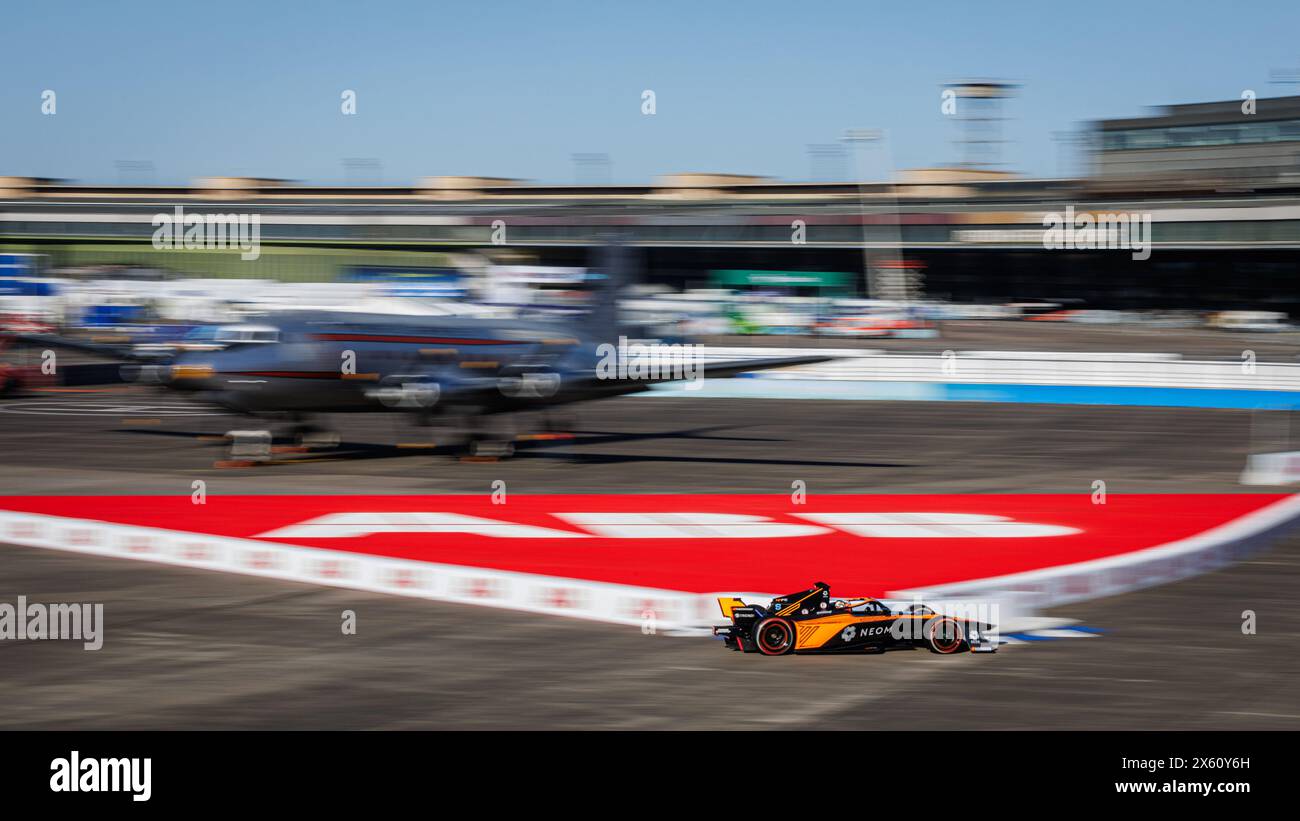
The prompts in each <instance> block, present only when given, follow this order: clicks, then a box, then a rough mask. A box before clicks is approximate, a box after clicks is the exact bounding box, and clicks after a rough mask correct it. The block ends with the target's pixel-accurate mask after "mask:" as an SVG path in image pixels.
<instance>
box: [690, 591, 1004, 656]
mask: <svg viewBox="0 0 1300 821" xmlns="http://www.w3.org/2000/svg"><path fill="white" fill-rule="evenodd" d="M718 604H719V605H720V606H721V607H722V614H723V615H724V616H726V617H727V618H729V619H731V624H730V625H728V626H726V627H714V628H713V635H714V636H717V637H718V638H721V639H722V641H723V642H724V643H725V644H726V646H727V647H729V648H730V649H732V650H741V651H744V652H746V653H762V654H764V655H768V656H781V655H785V654H786V653H882V652H884V651H886V650H892V649H901V648H911V647H928V648H929V649H930V650H931V651H932V652H935V653H942V654H944V655H950V654H952V653H958V652H963V651H970V652H984V653H991V652H994V651H996V650H997V646H996V644H995V643H994V642H993V641H991V640H990V637H989V635H988V633H989V631H991V630H992V629H993V625H991V624H985V623H982V622H978V621H973V620H970V619H962V618H956V617H953V616H946V615H943V614H940V613H936V612H935V611H934V610H932V609H930V608H929V607H927V606H925V605H912V606H910V607H908V608H906V609H905V610H901V611H895V610H891V609H890V608H889V607H888V606H886V605H885V603H884V602H881V601H879V600H878V599H870V598H862V599H832V598H831V589H830V585H828V584H826V583H825V582H817V583H816V584H815V585H813V586H812V587H811V588H810V589H808V590H803V591H800V592H798V593H791V594H790V595H788V596H779V597H777V598H775V599H773V600H772V603H771V604H769V605H767V606H760V605H756V604H745V603H744V602H743V601H741V600H740V599H736V598H721V599H718Z"/></svg>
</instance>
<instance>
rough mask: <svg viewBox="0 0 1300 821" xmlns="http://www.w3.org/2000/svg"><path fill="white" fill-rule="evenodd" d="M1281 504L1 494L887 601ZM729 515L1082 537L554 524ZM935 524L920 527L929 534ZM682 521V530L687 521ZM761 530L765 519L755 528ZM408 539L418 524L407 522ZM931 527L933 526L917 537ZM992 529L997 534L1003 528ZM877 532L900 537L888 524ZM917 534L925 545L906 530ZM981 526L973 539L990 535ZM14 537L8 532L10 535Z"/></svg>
mask: <svg viewBox="0 0 1300 821" xmlns="http://www.w3.org/2000/svg"><path fill="white" fill-rule="evenodd" d="M1283 498H1285V496H1282V495H1276V494H1221V495H1211V494H1197V495H1173V494H1143V495H1111V496H1109V497H1108V498H1107V500H1106V504H1104V505H1098V504H1093V503H1092V497H1091V496H1090V495H1089V494H1087V493H1078V494H1070V495H1009V496H995V495H915V496H913V495H906V496H904V495H886V496H868V495H826V496H812V497H809V499H808V501H807V504H805V505H794V504H792V502H791V499H790V497H788V496H784V495H781V496H759V495H674V496H629V495H544V496H517V495H512V496H510V497H509V499H508V503H507V504H504V505H494V504H493V503H492V500H491V498H490V497H488V496H463V495H453V496H211V497H209V498H208V500H207V504H205V505H195V504H193V503H192V502H191V499H190V497H189V496H166V497H139V496H94V497H67V496H63V497H49V496H47V497H22V496H7V497H0V509H7V510H13V511H22V512H29V513H41V514H47V515H53V516H64V517H74V518H81V519H93V520H98V521H105V522H115V523H121V524H130V525H139V526H147V527H157V528H164V529H167V530H176V531H186V532H196V533H206V534H212V535H219V536H231V537H239V538H257V537H259V534H263V533H266V532H268V531H272V530H275V529H277V528H283V527H286V526H290V525H295V524H298V523H301V522H305V521H309V520H312V519H315V518H317V517H320V516H326V515H329V514H338V513H368V514H379V513H395V514H400V513H411V512H419V513H438V512H443V513H455V514H460V515H462V516H474V517H481V518H482V519H489V520H492V521H493V522H508V523H517V524H524V525H531V526H535V527H541V528H547V529H549V530H551V531H561V532H564V533H571V534H577V536H576V537H570V538H564V537H560V536H558V534H557V536H556V537H543V538H536V537H529V538H507V537H503V536H501V535H483V534H481V533H454V532H453V533H448V532H438V533H430V532H390V533H374V534H371V535H356V536H348V537H343V538H313V537H307V536H292V537H289V536H284V537H273V538H267V539H265V540H267V541H274V542H279V543H284V544H292V545H299V546H305V547H319V548H327V549H330V550H342V551H347V552H353V553H358V554H370V555H378V556H390V557H398V558H404V559H413V560H419V561H428V562H438V563H444V564H453V565H462V566H468V567H481V568H491V569H497V570H506V571H514V572H520V573H533V574H541V575H547V576H560V577H567V578H574V579H583V580H589V581H599V582H611V583H616V584H624V585H636V586H644V587H654V588H661V589H668V590H682V591H688V592H711V591H718V590H754V591H782V590H795V589H800V588H803V587H806V586H807V585H808V584H810V583H811V582H812V581H814V580H823V581H826V582H829V583H830V584H831V586H832V589H837V590H851V591H853V593H854V594H855V595H882V594H884V593H886V592H887V591H896V590H907V589H913V588H919V587H930V586H936V585H943V584H949V583H954V582H961V581H967V580H972V579H981V578H988V577H991V576H1001V575H1005V574H1009V573H1018V572H1023V571H1029V570H1038V569H1043V568H1049V567H1055V566H1059V565H1063V564H1072V563H1075V562H1082V561H1088V560H1091V559H1099V558H1104V557H1108V556H1116V555H1119V554H1124V553H1129V552H1133V551H1138V550H1143V549H1146V548H1150V547H1156V546H1159V545H1163V544H1168V543H1169V542H1173V541H1176V540H1179V539H1183V538H1187V537H1189V536H1193V535H1196V534H1198V533H1202V532H1204V531H1206V530H1209V529H1211V528H1213V527H1216V526H1219V525H1222V524H1226V523H1227V522H1229V521H1231V520H1234V519H1237V518H1239V517H1241V516H1243V515H1245V514H1248V513H1251V512H1252V511H1256V510H1259V509H1260V508H1263V507H1265V506H1267V505H1269V504H1271V503H1273V502H1276V501H1278V500H1280V499H1283ZM596 512H627V513H656V514H663V513H682V514H690V513H695V514H700V513H724V514H747V515H751V516H756V517H765V519H766V520H770V521H772V522H776V523H781V524H786V525H804V526H810V525H814V524H815V523H814V522H811V521H809V520H807V519H804V518H801V516H805V515H811V516H816V515H818V514H823V513H837V512H838V513H846V512H851V513H890V514H896V513H905V514H935V513H947V514H980V515H987V516H998V517H1005V519H1006V520H1014V521H1015V522H1019V523H1033V524H1036V525H1048V526H1055V527H1057V528H1072V529H1074V530H1077V531H1078V532H1072V533H1068V534H1066V535H1040V536H1024V537H1014V538H1013V537H1006V536H1001V537H990V536H982V535H981V536H967V535H963V534H964V533H969V532H972V529H971V528H969V527H965V526H962V525H951V524H949V525H942V526H940V527H939V529H938V530H937V531H934V532H942V533H943V535H921V536H916V535H912V536H900V535H861V534H854V533H849V532H845V531H844V530H843V529H839V528H835V527H834V526H827V525H824V524H819V525H816V526H819V527H823V528H826V532H822V533H817V534H814V535H798V536H774V537H766V538H752V537H751V538H741V537H737V535H736V534H738V533H740V532H743V531H744V529H745V527H747V526H746V525H738V526H736V525H733V526H729V527H730V529H728V527H727V526H724V527H721V528H713V529H707V528H706V529H700V528H687V529H685V530H683V531H682V533H683V536H682V537H679V538H662V537H660V538H627V537H622V538H609V537H603V536H594V535H584V534H587V533H588V531H587V530H584V529H583V528H582V527H579V526H577V525H575V524H572V523H570V522H566V521H565V520H564V519H562V518H559V517H557V516H556V515H553V514H561V513H596ZM925 520H926V517H924V516H916V517H911V518H910V521H915V522H920V523H924V522H925ZM681 521H684V520H681ZM760 521H761V520H760ZM401 526H402V527H406V526H407V525H401ZM921 526H922V527H923V528H924V527H930V525H925V524H922V525H921ZM996 529H997V527H996V526H995V527H994V530H996ZM876 530H877V531H878V532H882V533H890V534H895V533H897V532H899V531H897V530H891V529H890V528H889V527H884V528H876ZM908 530H909V531H910V532H912V533H917V532H920V533H926V531H925V530H921V531H917V530H916V529H915V528H908ZM979 530H980V529H979V528H978V527H976V528H975V531H979ZM4 535H5V534H3V533H0V539H3V537H4Z"/></svg>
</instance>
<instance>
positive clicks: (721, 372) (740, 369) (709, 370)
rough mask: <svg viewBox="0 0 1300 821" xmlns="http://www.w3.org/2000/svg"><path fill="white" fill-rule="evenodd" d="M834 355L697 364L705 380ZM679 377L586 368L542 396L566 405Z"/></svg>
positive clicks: (545, 401) (809, 362) (814, 361)
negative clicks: (609, 374) (616, 374)
mask: <svg viewBox="0 0 1300 821" xmlns="http://www.w3.org/2000/svg"><path fill="white" fill-rule="evenodd" d="M832 358H833V357H829V356H787V357H772V358H767V359H744V360H729V361H725V362H709V363H701V364H699V365H698V366H697V368H698V371H699V372H701V373H703V375H704V378H705V379H709V378H713V379H725V378H727V377H732V376H735V375H736V374H740V373H749V372H751V371H766V370H773V369H776V368H791V367H794V366H796V365H815V364H817V363H819V362H829V361H830V360H831V359H832ZM678 381H681V379H680V378H679V377H673V376H665V377H662V378H648V379H647V378H637V379H631V378H628V379H611V378H602V376H600V375H598V374H597V373H596V372H595V371H585V372H579V373H574V374H562V375H561V376H560V379H559V381H558V384H557V385H556V390H555V392H554V394H553V395H552V396H550V397H549V398H542V397H538V398H539V399H541V400H542V401H541V404H567V403H570V402H585V401H588V400H591V399H603V398H608V397H612V396H624V395H627V394H632V393H640V392H642V391H646V390H649V389H650V386H651V385H656V384H661V383H664V382H678Z"/></svg>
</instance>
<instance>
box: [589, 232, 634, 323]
mask: <svg viewBox="0 0 1300 821" xmlns="http://www.w3.org/2000/svg"><path fill="white" fill-rule="evenodd" d="M592 262H593V264H592V265H590V266H589V274H590V276H592V277H594V278H596V287H595V289H594V292H593V293H592V297H591V310H590V311H588V313H587V316H586V318H585V320H584V322H583V325H584V327H585V329H586V330H587V332H588V333H589V334H590V335H591V336H593V337H595V338H597V339H599V340H601V341H604V342H610V343H614V342H616V341H617V340H618V336H619V334H620V332H621V331H622V330H623V325H622V323H621V322H620V321H619V318H618V299H619V295H620V294H621V293H622V291H623V289H624V288H625V287H627V286H628V285H630V284H631V283H632V281H633V279H634V272H633V267H634V252H633V250H632V249H631V248H629V247H628V246H627V245H625V244H623V243H622V242H620V241H618V240H617V239H614V240H608V241H606V242H604V243H603V244H601V245H600V246H598V247H597V248H595V249H594V250H593V252H592Z"/></svg>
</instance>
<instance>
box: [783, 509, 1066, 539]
mask: <svg viewBox="0 0 1300 821" xmlns="http://www.w3.org/2000/svg"><path fill="white" fill-rule="evenodd" d="M790 515H792V516H798V517H799V518H801V519H807V520H809V521H812V522H818V523H820V524H824V525H830V526H831V527H834V528H837V529H839V530H843V531H845V532H847V533H852V534H854V535H857V536H888V537H892V538H895V539H898V538H904V539H936V538H942V539H961V538H966V539H988V538H996V539H1006V538H1023V537H1025V536H1065V535H1067V534H1070V533H1078V532H1079V529H1078V528H1074V527H1064V526H1062V525H1040V524H1034V523H1033V522H1017V521H1013V520H1011V519H1008V518H1007V517H1006V516H993V515H991V514H987V513H792V514H790Z"/></svg>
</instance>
